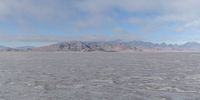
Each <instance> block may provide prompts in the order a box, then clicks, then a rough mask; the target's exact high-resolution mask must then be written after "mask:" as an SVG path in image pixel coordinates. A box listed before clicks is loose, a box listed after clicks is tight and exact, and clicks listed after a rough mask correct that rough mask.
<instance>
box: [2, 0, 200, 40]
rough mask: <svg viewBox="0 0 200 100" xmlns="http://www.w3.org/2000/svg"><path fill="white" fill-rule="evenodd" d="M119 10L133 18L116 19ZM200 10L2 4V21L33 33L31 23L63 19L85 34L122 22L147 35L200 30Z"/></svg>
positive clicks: (40, 0)
mask: <svg viewBox="0 0 200 100" xmlns="http://www.w3.org/2000/svg"><path fill="white" fill-rule="evenodd" d="M116 9H120V10H121V11H124V12H126V13H129V14H130V16H129V17H128V18H121V19H117V18H115V17H113V15H112V14H113V13H117V14H118V15H120V14H121V13H119V12H118V11H116ZM199 9H200V1H197V0H0V21H5V20H13V21H16V22H17V23H18V24H19V25H20V26H22V27H24V29H27V30H34V29H32V28H30V29H29V27H32V26H31V25H30V24H29V23H31V22H30V20H32V19H35V20H36V21H38V22H40V23H54V21H57V20H60V19H61V20H62V23H69V22H70V21H71V22H72V23H73V25H74V26H73V27H77V28H78V29H83V30H84V29H85V28H86V29H88V28H89V29H91V28H98V27H105V25H110V26H112V25H113V26H117V25H114V24H119V25H120V24H121V21H123V22H125V23H127V24H128V23H129V24H130V23H131V24H133V25H139V26H140V27H141V29H142V30H146V31H145V32H148V31H151V30H153V31H156V30H160V29H162V27H170V26H169V25H168V23H176V25H177V26H175V27H171V28H172V29H171V30H175V31H179V32H182V31H187V30H197V29H198V28H199V27H200V21H199V19H200V10H199ZM134 13H137V14H141V15H140V16H137V14H134ZM131 14H133V15H131ZM120 16H123V15H120ZM131 34H135V33H131ZM32 38H33V37H32ZM50 40H54V39H50ZM61 40H62V39H61Z"/></svg>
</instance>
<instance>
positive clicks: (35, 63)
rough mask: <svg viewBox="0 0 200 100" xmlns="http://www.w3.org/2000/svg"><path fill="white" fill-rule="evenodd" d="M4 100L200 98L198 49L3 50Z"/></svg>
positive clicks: (0, 83)
mask: <svg viewBox="0 0 200 100" xmlns="http://www.w3.org/2000/svg"><path fill="white" fill-rule="evenodd" d="M0 100H200V53H116V52H109V53H103V52H90V53H83V52H82V53H81V52H79V53H78V52H77V53H76V52H65V53H64V52H1V53H0Z"/></svg>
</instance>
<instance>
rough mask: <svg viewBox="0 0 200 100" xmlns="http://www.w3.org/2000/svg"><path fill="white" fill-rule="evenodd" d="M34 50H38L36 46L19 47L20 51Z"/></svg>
mask: <svg viewBox="0 0 200 100" xmlns="http://www.w3.org/2000/svg"><path fill="white" fill-rule="evenodd" d="M33 48H36V47H34V46H23V47H17V48H16V49H18V50H32V49H33Z"/></svg>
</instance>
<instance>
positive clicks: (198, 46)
mask: <svg viewBox="0 0 200 100" xmlns="http://www.w3.org/2000/svg"><path fill="white" fill-rule="evenodd" d="M0 51H79V52H92V51H102V52H120V51H136V52H142V51H200V43H197V42H187V43H185V44H182V45H177V44H166V43H160V44H159V43H152V42H144V41H128V42H125V41H121V40H115V41H98V42H89V41H69V42H61V43H56V44H52V45H48V46H42V47H32V46H24V47H18V48H10V47H5V46H0Z"/></svg>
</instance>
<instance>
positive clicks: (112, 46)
mask: <svg viewBox="0 0 200 100" xmlns="http://www.w3.org/2000/svg"><path fill="white" fill-rule="evenodd" d="M33 50H37V51H85V52H88V51H104V52H117V51H126V50H135V51H140V49H138V48H136V47H134V48H132V47H131V46H129V45H127V44H125V43H123V42H115V41H110V42H81V41H71V42H63V43H58V44H53V45H50V46H44V47H40V48H35V49H33Z"/></svg>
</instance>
